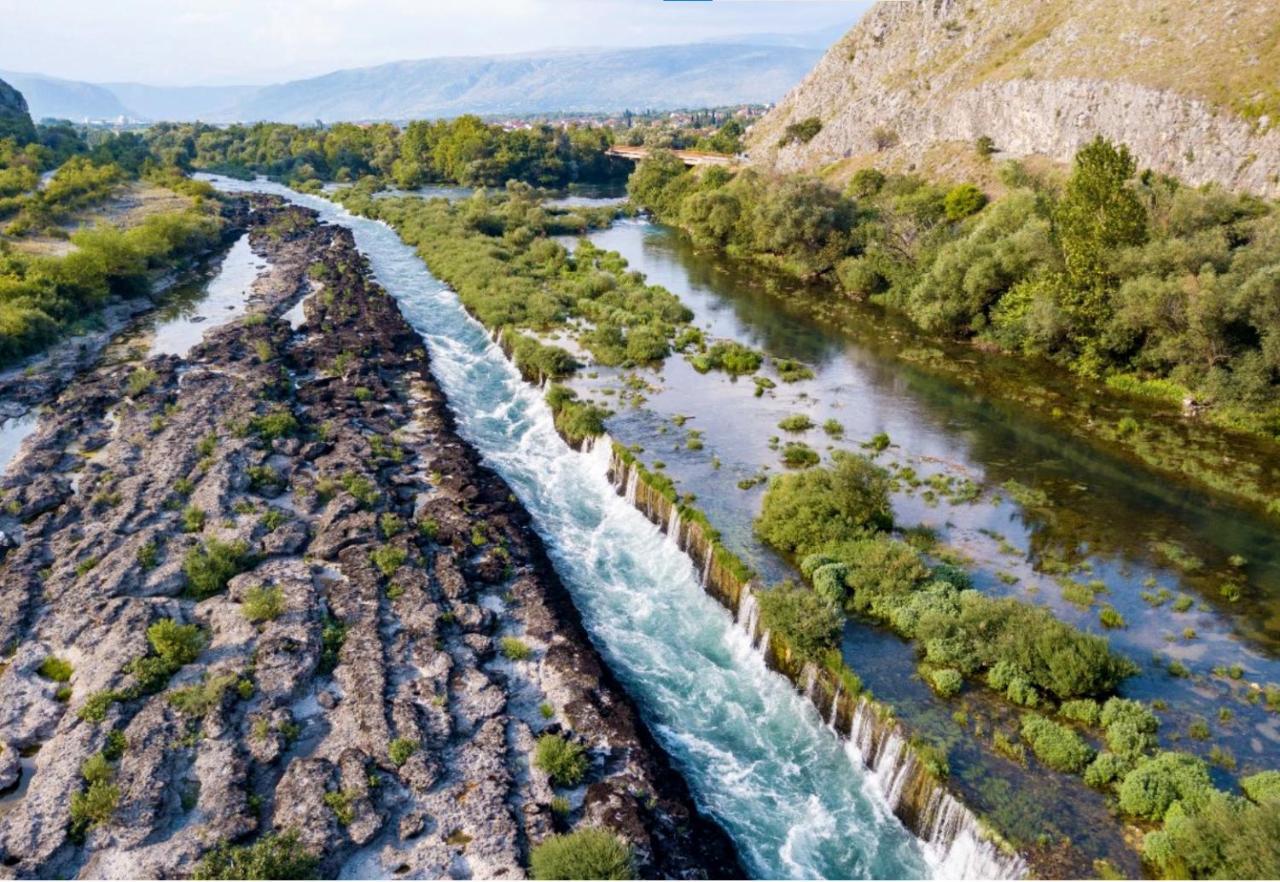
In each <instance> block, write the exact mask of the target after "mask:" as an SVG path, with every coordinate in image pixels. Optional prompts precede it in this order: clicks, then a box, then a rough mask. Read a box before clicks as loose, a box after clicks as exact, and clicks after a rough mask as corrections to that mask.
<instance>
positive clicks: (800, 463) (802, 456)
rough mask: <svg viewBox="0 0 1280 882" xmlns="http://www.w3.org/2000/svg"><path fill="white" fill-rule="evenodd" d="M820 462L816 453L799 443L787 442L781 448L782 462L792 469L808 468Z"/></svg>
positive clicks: (806, 445)
mask: <svg viewBox="0 0 1280 882" xmlns="http://www.w3.org/2000/svg"><path fill="white" fill-rule="evenodd" d="M820 460H821V457H819V456H818V451H816V450H814V449H813V448H812V447H810V446H809V445H808V444H804V443H801V442H799V441H788V442H787V443H786V444H785V445H783V448H782V461H783V462H784V463H786V464H787V465H788V466H790V467H792V468H809V467H810V466H815V465H817V464H818V462H819V461H820Z"/></svg>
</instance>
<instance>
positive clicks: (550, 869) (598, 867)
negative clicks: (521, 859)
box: [529, 827, 635, 879]
mask: <svg viewBox="0 0 1280 882" xmlns="http://www.w3.org/2000/svg"><path fill="white" fill-rule="evenodd" d="M529 870H530V875H532V877H533V878H534V879H634V878H635V867H634V865H633V860H632V856H631V848H630V846H628V845H627V844H626V843H625V842H623V841H622V840H621V839H620V838H618V837H617V836H616V835H614V834H613V833H610V832H608V831H607V830H602V829H599V828H596V827H588V828H586V829H582V830H575V831H574V832H572V833H564V834H557V835H555V836H550V837H548V838H546V839H544V840H543V841H542V842H540V843H538V844H537V845H535V846H534V847H533V849H532V850H531V851H530V852H529Z"/></svg>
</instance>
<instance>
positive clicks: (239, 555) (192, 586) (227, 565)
mask: <svg viewBox="0 0 1280 882" xmlns="http://www.w3.org/2000/svg"><path fill="white" fill-rule="evenodd" d="M252 563H253V561H252V558H251V557H250V555H249V549H248V546H247V545H245V543H244V542H240V541H236V542H222V541H220V540H218V539H210V540H208V541H207V542H205V543H204V544H203V545H201V546H200V547H198V548H193V549H191V550H190V551H188V552H187V555H186V557H185V558H183V561H182V570H183V572H184V573H186V576H187V590H188V591H190V592H191V594H192V596H193V597H195V598H196V599H197V600H203V599H204V598H206V597H212V596H213V595H215V594H218V593H219V592H221V591H224V590H225V589H226V587H227V583H228V582H230V581H231V580H232V579H233V578H235V577H236V576H238V575H239V574H240V573H242V572H244V571H245V570H247V569H248V568H249V567H250V566H251V565H252Z"/></svg>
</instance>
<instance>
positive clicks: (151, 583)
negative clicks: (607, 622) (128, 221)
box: [0, 201, 741, 876]
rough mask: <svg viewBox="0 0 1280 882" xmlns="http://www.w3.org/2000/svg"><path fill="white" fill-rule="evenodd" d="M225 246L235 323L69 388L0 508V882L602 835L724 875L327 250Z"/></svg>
mask: <svg viewBox="0 0 1280 882" xmlns="http://www.w3.org/2000/svg"><path fill="white" fill-rule="evenodd" d="M250 224H251V228H252V232H251V242H252V244H253V246H254V248H255V251H256V252H257V253H259V254H261V255H262V256H263V257H264V259H266V260H267V261H269V263H270V264H271V266H272V273H273V276H274V283H273V284H272V285H270V286H259V290H258V291H257V294H256V296H255V298H254V299H253V300H252V302H251V303H250V312H249V314H248V315H247V316H246V317H245V318H243V319H240V320H238V321H234V322H231V323H228V324H226V325H224V326H222V327H220V328H218V329H216V330H215V331H213V332H212V333H210V334H209V335H208V336H207V337H206V339H205V341H204V342H203V343H201V344H199V345H198V346H196V347H195V348H194V349H193V350H192V351H191V354H190V355H189V356H188V357H187V358H179V357H177V356H173V355H160V356H157V357H154V358H151V359H149V360H147V361H146V362H145V363H129V362H125V363H118V364H110V365H104V366H101V367H99V368H96V369H94V370H92V371H90V372H89V373H87V374H84V375H82V376H81V377H79V378H77V379H76V380H75V381H74V382H72V383H71V384H70V386H69V387H68V388H67V389H66V390H65V391H64V392H63V393H62V395H61V396H60V398H59V400H58V403H57V404H56V406H55V407H54V408H53V409H52V410H51V412H50V413H49V414H48V415H47V416H46V417H45V419H44V420H42V423H41V425H40V427H39V429H38V430H37V432H36V434H35V435H34V436H33V437H32V438H30V439H28V442H27V444H26V446H25V448H24V451H23V454H22V456H21V457H20V458H19V459H18V460H17V461H16V462H15V463H14V464H13V466H12V468H11V469H10V470H9V472H8V474H7V475H6V477H5V479H4V486H5V498H6V502H7V507H6V511H7V512H8V514H7V516H6V523H5V525H4V529H5V532H6V533H7V534H9V535H11V536H13V537H14V538H15V540H16V545H15V547H13V548H11V549H9V550H8V553H7V555H6V556H5V559H4V562H3V565H2V566H3V573H4V579H5V583H6V585H7V586H10V590H9V591H7V592H6V595H5V603H4V606H3V608H2V609H0V634H2V640H0V642H3V643H4V644H5V645H12V646H15V647H16V652H15V654H14V655H13V656H12V657H11V658H10V659H8V661H7V662H6V664H5V665H4V669H3V672H0V678H2V679H3V684H4V685H3V689H2V690H0V692H2V693H3V696H4V698H3V703H4V705H3V706H4V713H3V714H0V719H2V720H4V721H6V722H5V724H4V727H3V728H2V729H0V741H3V742H4V751H3V755H4V756H5V757H8V756H13V755H18V754H21V755H23V756H28V757H31V762H30V764H29V766H28V765H26V764H24V767H23V768H24V771H22V772H21V773H20V774H21V780H19V781H18V782H17V784H18V791H17V795H16V796H14V797H10V798H5V799H4V800H3V802H0V850H2V851H3V853H4V860H5V864H6V865H7V866H9V867H12V868H14V872H16V873H18V874H19V875H46V876H47V875H64V874H67V875H71V874H75V873H76V872H88V873H90V874H93V875H102V876H139V875H143V876H146V875H157V876H175V875H185V874H188V873H190V872H192V871H194V870H195V869H196V868H197V866H199V865H200V862H201V860H202V858H204V857H207V856H208V853H209V850H210V849H211V848H213V847H214V846H216V845H217V844H218V843H219V842H222V841H234V842H237V843H239V844H243V843H246V842H248V841H252V840H256V839H258V838H259V837H262V836H264V835H265V834H266V831H269V830H273V831H275V832H277V833H285V831H289V830H296V831H297V832H298V837H297V838H296V839H294V840H291V841H292V843H293V845H292V846H291V847H293V848H295V849H296V850H297V851H298V852H299V855H298V856H299V857H300V859H305V860H309V861H312V862H314V865H315V867H316V868H317V869H318V871H320V872H322V873H324V874H326V875H335V874H337V873H338V872H340V871H341V870H342V869H343V868H344V867H349V868H353V869H352V872H358V874H360V875H366V876H368V875H378V874H384V873H385V874H390V873H392V872H393V871H395V869H396V867H397V866H400V865H402V864H403V865H409V866H416V867H419V868H420V869H421V870H422V872H423V873H425V874H427V875H432V876H442V875H449V874H451V873H452V874H456V873H459V872H464V873H467V874H474V875H485V876H494V875H502V874H503V873H504V872H513V871H518V870H519V868H521V867H523V866H526V865H527V861H528V858H529V853H530V850H531V848H532V847H533V846H534V845H536V843H538V842H540V841H542V840H543V839H545V838H546V837H547V836H549V835H551V834H552V833H554V832H556V831H559V830H564V829H567V828H569V827H575V828H580V827H587V826H603V827H607V828H609V829H611V830H614V831H616V832H617V833H618V834H620V835H621V836H622V837H623V838H624V839H625V840H626V841H627V842H628V843H630V844H631V845H632V846H634V859H635V862H636V869H637V871H639V872H642V873H645V874H646V875H666V876H687V875H689V874H694V875H700V874H708V875H712V876H723V875H728V876H736V875H740V873H741V870H740V869H739V867H738V864H737V862H736V859H735V858H734V856H733V853H732V849H731V848H730V846H729V845H728V842H727V840H726V839H725V838H724V836H723V834H722V833H720V831H719V830H718V829H717V828H716V827H715V826H714V825H712V824H711V823H710V822H708V821H706V820H705V819H704V818H703V817H702V816H701V815H700V814H699V813H698V812H697V810H696V809H695V808H693V806H692V803H691V800H690V799H689V797H688V793H687V791H686V790H685V789H684V788H683V785H682V782H681V780H680V778H679V777H678V776H676V775H674V774H672V772H671V770H670V768H669V766H668V765H667V762H666V759H665V757H664V756H663V754H662V752H661V750H660V749H659V748H658V747H657V746H656V744H655V743H654V742H653V741H652V739H651V737H650V736H649V735H648V732H647V730H646V729H645V727H644V725H643V723H641V722H640V720H639V718H638V716H637V715H636V713H635V711H634V709H633V708H632V706H631V704H630V702H629V701H628V699H627V698H626V696H625V694H624V693H623V692H622V690H621V688H620V687H619V686H618V685H617V684H616V682H615V681H614V680H613V679H612V677H611V676H610V674H609V672H608V670H607V669H606V668H605V667H604V665H603V664H602V662H601V660H600V659H599V656H598V655H597V654H596V653H595V650H594V649H593V648H592V646H591V643H590V641H589V640H588V638H587V636H586V634H585V632H584V631H583V630H582V627H581V624H580V622H579V620H578V618H577V615H576V613H575V611H574V609H573V606H572V604H571V603H570V602H569V600H568V597H567V595H566V594H565V592H564V590H563V588H561V587H560V584H559V581H558V579H557V578H556V575H555V572H554V571H553V570H552V569H551V568H550V566H549V563H548V562H547V560H546V557H545V554H544V552H543V551H542V547H541V544H540V542H539V540H538V538H537V536H536V534H534V533H533V532H532V530H531V529H530V527H529V525H528V516H527V514H525V513H524V512H523V510H522V509H521V508H520V506H519V505H518V503H516V502H515V501H514V500H513V497H512V495H511V492H510V490H509V489H508V488H507V487H506V485H505V484H504V483H503V482H502V480H501V479H500V478H498V477H497V476H496V475H494V474H493V473H492V472H490V471H488V470H487V469H485V468H483V467H482V466H480V464H479V458H478V456H477V454H476V453H475V452H474V451H473V450H472V449H471V448H470V447H469V446H468V445H467V444H466V443H465V442H463V441H462V440H461V439H459V438H458V437H457V436H456V435H455V434H454V428H453V423H452V417H451V416H450V414H449V412H448V410H447V409H446V406H445V402H444V399H443V396H442V394H441V392H440V390H439V387H438V386H436V384H435V381H434V380H433V379H432V376H431V373H430V364H429V362H428V360H427V356H426V353H425V351H424V350H423V348H422V344H421V341H420V339H419V338H418V336H417V334H416V333H414V331H413V330H412V329H411V328H410V327H409V326H408V325H407V324H406V323H405V321H404V319H403V318H402V317H401V314H400V312H399V311H398V310H397V309H396V306H395V301H393V300H391V299H390V298H388V297H387V296H385V294H384V293H383V291H382V290H381V289H380V288H379V287H378V286H377V285H375V284H373V283H371V282H370V281H369V279H368V270H367V268H366V264H365V262H364V260H363V258H362V257H361V256H360V254H359V253H358V252H357V251H356V250H355V247H354V244H353V243H352V241H351V236H350V234H349V233H347V232H346V231H344V230H341V229H338V228H335V227H332V226H327V225H316V223H315V221H314V216H313V215H312V214H310V213H308V212H306V211H305V210H302V209H298V208H284V207H281V206H279V205H278V204H275V203H270V202H261V201H260V202H258V203H257V205H256V210H255V211H254V212H253V213H252V214H251V215H250ZM302 297H306V298H307V299H306V305H305V306H304V315H305V324H304V325H303V326H302V327H301V329H300V331H299V333H297V334H295V333H294V331H293V329H292V328H291V327H290V326H289V323H288V321H286V320H285V319H283V318H282V316H283V315H284V314H285V313H286V312H287V311H288V310H290V308H291V307H293V306H294V305H295V304H296V302H297V301H298V300H299V299H300V298H302ZM164 622H169V624H167V625H165V624H163V623H164ZM51 660H55V661H51ZM547 737H553V738H554V737H558V738H560V739H562V740H563V742H564V743H566V744H576V745H578V747H577V748H572V749H571V751H579V752H580V753H581V755H582V757H583V758H584V759H585V763H584V764H583V768H582V769H581V770H580V771H578V773H577V774H576V775H574V776H572V779H571V780H563V779H560V778H559V777H558V778H557V781H556V782H554V783H553V781H552V779H551V778H550V777H549V775H548V772H547V771H546V770H545V767H543V766H542V764H541V763H539V762H533V761H532V755H533V754H534V753H535V747H536V745H537V744H538V742H539V740H540V739H545V738H547ZM557 784H559V785H563V786H556V785H557ZM179 797H180V798H179ZM68 821H69V822H70V825H68ZM264 841H265V840H264ZM303 853H305V854H303ZM354 868H358V869H354Z"/></svg>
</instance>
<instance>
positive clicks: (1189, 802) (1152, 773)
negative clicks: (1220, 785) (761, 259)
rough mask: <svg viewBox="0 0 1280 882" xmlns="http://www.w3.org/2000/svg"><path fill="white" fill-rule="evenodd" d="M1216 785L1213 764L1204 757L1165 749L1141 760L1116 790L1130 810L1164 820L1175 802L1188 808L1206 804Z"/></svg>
mask: <svg viewBox="0 0 1280 882" xmlns="http://www.w3.org/2000/svg"><path fill="white" fill-rule="evenodd" d="M1212 789H1213V785H1212V782H1211V781H1210V780H1209V768H1208V766H1206V765H1205V764H1204V761H1203V760H1201V759H1200V758H1198V757H1195V756H1192V755H1190V754H1186V753H1174V752H1171V751H1165V752H1162V753H1159V754H1156V755H1155V756H1154V757H1144V758H1143V759H1142V760H1140V761H1139V762H1138V764H1137V766H1135V767H1134V769H1133V771H1131V772H1129V773H1128V774H1127V775H1125V776H1124V780H1123V781H1121V782H1120V786H1119V788H1118V789H1117V791H1116V792H1117V795H1118V796H1119V801H1120V808H1121V809H1122V810H1123V811H1124V812H1125V813H1126V814H1130V815H1136V816H1137V817H1140V818H1147V819H1148V820H1152V821H1160V820H1163V819H1164V817H1165V814H1166V813H1167V812H1168V811H1169V808H1170V807H1171V806H1172V805H1174V803H1178V804H1179V805H1180V806H1181V807H1182V809H1183V810H1184V811H1195V810H1197V809H1199V808H1201V807H1203V806H1204V804H1205V802H1207V801H1208V799H1209V795H1210V791H1211V790H1212Z"/></svg>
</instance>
